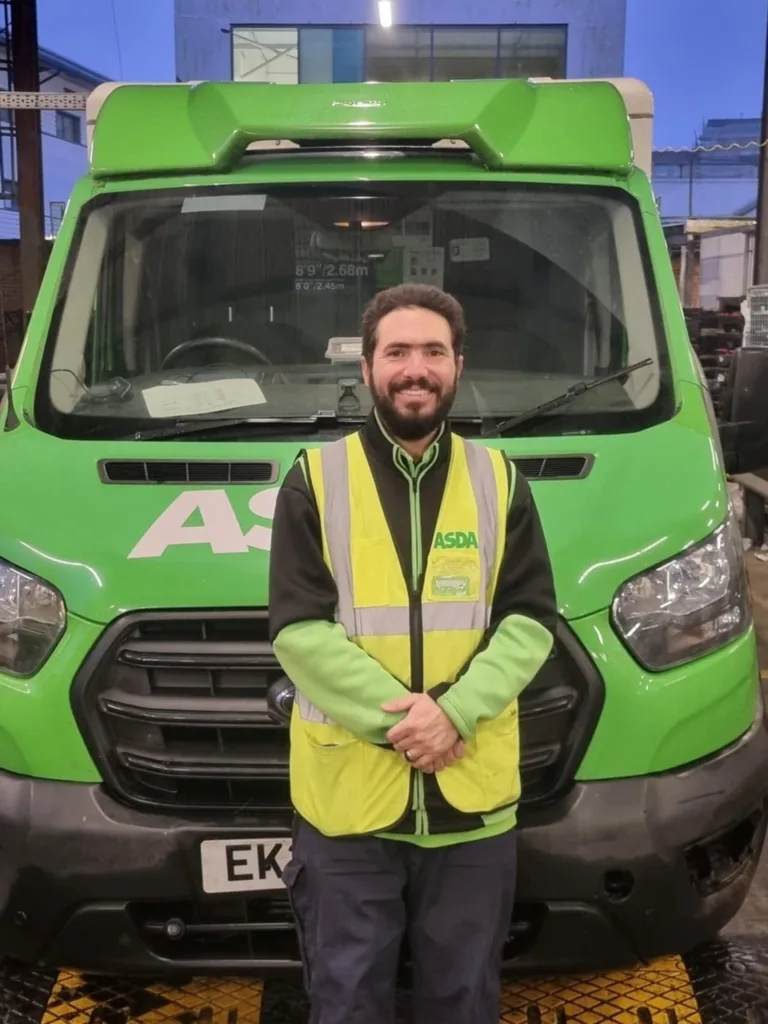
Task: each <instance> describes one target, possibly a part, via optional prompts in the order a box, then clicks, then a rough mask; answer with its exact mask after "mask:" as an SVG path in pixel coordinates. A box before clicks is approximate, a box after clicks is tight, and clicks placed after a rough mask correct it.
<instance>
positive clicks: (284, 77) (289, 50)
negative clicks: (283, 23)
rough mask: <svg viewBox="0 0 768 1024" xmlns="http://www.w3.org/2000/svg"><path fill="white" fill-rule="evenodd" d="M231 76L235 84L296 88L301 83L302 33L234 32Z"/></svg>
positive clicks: (280, 30)
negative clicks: (300, 44) (300, 37)
mask: <svg viewBox="0 0 768 1024" xmlns="http://www.w3.org/2000/svg"><path fill="white" fill-rule="evenodd" d="M232 77H233V78H234V80H235V81H236V82H271V83H275V84H278V85H296V84H297V82H298V81H299V30H298V29H295V28H238V29H233V30H232Z"/></svg>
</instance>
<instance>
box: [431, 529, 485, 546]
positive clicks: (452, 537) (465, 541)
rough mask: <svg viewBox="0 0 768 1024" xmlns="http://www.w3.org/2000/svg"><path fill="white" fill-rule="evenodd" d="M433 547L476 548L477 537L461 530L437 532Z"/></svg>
mask: <svg viewBox="0 0 768 1024" xmlns="http://www.w3.org/2000/svg"><path fill="white" fill-rule="evenodd" d="M433 547H435V548H476V547H477V537H476V535H475V534H474V533H465V532H464V531H463V530H451V531H450V532H449V533H438V534H437V535H436V537H435V543H434V545H433Z"/></svg>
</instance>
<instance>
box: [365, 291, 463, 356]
mask: <svg viewBox="0 0 768 1024" xmlns="http://www.w3.org/2000/svg"><path fill="white" fill-rule="evenodd" d="M414 306H415V307H417V308H420V309H429V310H431V312H433V313H437V314H438V315H439V316H441V317H443V318H444V319H445V320H447V321H448V325H449V326H450V328H451V339H452V341H453V353H454V355H455V356H457V357H458V356H459V355H461V350H462V347H463V345H464V335H465V334H466V329H467V328H466V324H465V322H464V310H463V309H462V308H461V304H460V303H459V302H458V301H457V300H456V299H455V298H454V297H453V296H452V295H449V294H448V292H444V291H443V290H442V289H441V288H436V287H435V286H434V285H431V284H398V285H396V286H395V287H394V288H387V289H386V290H385V291H383V292H379V293H378V295H376V296H375V297H374V298H373V299H371V301H370V302H369V303H368V305H367V306H366V309H365V312H364V313H363V356H364V357H365V359H366V360H367V361H368V362H369V363H370V362H371V360H372V359H373V353H374V350H375V348H376V330H377V328H378V326H379V322H380V321H381V320H382V319H383V318H384V317H385V316H386V315H387V314H388V313H394V311H395V310H396V309H409V308H413V307H414Z"/></svg>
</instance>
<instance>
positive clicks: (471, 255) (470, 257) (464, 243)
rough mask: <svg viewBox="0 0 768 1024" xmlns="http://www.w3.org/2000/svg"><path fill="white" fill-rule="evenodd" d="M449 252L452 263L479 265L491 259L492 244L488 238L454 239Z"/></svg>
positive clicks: (449, 244) (449, 246) (449, 245)
mask: <svg viewBox="0 0 768 1024" xmlns="http://www.w3.org/2000/svg"><path fill="white" fill-rule="evenodd" d="M448 252H449V253H450V255H451V263H479V262H481V261H482V260H489V259H490V258H491V243H490V241H489V240H488V239H487V238H453V239H451V241H450V242H449V243H448Z"/></svg>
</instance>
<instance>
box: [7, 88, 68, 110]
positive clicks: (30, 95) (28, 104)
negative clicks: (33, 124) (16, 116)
mask: <svg viewBox="0 0 768 1024" xmlns="http://www.w3.org/2000/svg"><path fill="white" fill-rule="evenodd" d="M87 101H88V94H87V93H85V92H21V91H20V90H18V89H11V90H6V89H3V90H0V108H3V109H5V110H85V105H86V103H87Z"/></svg>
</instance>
